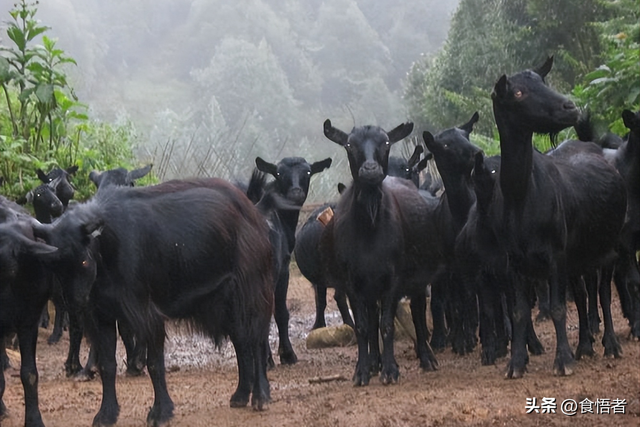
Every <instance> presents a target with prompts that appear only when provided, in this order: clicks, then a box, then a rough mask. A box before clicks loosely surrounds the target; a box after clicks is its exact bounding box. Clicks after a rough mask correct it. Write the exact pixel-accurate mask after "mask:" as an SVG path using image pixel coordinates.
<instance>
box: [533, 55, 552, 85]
mask: <svg viewBox="0 0 640 427" xmlns="http://www.w3.org/2000/svg"><path fill="white" fill-rule="evenodd" d="M552 66H553V55H552V56H550V57H548V58H547V60H546V61H545V62H544V64H542V65H541V66H539V67H538V68H534V70H533V71H534V72H535V73H537V74H538V75H539V76H540V77H542V80H544V78H545V77H546V76H547V74H549V71H551V67H552Z"/></svg>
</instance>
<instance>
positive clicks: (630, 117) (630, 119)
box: [622, 110, 639, 129]
mask: <svg viewBox="0 0 640 427" xmlns="http://www.w3.org/2000/svg"><path fill="white" fill-rule="evenodd" d="M622 121H623V122H624V125H625V126H626V127H627V128H629V129H631V128H633V127H637V126H638V124H639V123H638V119H636V115H635V114H633V112H632V111H631V110H624V111H623V112H622ZM634 125H635V126H634Z"/></svg>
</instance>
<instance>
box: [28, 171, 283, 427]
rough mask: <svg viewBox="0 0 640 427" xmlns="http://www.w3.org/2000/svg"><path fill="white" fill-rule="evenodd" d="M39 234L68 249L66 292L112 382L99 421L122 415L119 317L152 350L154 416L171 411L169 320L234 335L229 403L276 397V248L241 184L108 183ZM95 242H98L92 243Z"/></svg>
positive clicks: (160, 419) (259, 402) (162, 418)
mask: <svg viewBox="0 0 640 427" xmlns="http://www.w3.org/2000/svg"><path fill="white" fill-rule="evenodd" d="M36 232H37V234H38V235H39V236H40V237H42V238H44V239H45V240H46V241H47V242H49V243H50V244H52V245H53V246H56V247H59V248H61V249H62V250H61V252H62V256H61V257H60V259H59V260H58V261H57V262H56V263H55V264H53V268H54V269H55V272H56V274H58V275H60V276H61V277H62V278H64V280H62V283H63V285H64V287H65V292H67V295H69V296H70V298H71V299H72V300H73V301H75V302H76V303H77V304H79V305H81V306H83V307H85V308H86V309H87V316H88V317H87V319H86V320H87V322H86V323H85V326H86V327H87V330H88V335H89V337H90V339H91V342H92V345H94V346H96V351H97V360H98V367H99V371H100V377H101V379H102V390H103V394H102V405H101V407H100V410H99V412H98V414H97V415H96V416H95V418H94V421H93V423H94V425H112V424H115V423H116V421H117V417H118V413H119V407H118V403H117V398H116V390H115V379H116V361H115V349H116V321H117V320H119V319H125V320H126V321H127V324H128V325H131V326H132V327H134V328H135V336H136V337H137V338H139V339H140V341H141V342H142V343H143V344H145V345H146V348H147V369H148V372H149V376H150V378H151V381H152V383H153V388H154V394H155V399H154V404H153V407H152V408H151V410H150V411H149V415H148V417H147V423H148V424H149V425H164V424H166V423H167V422H168V421H169V420H170V419H171V418H172V417H173V402H172V401H171V398H170V397H169V394H168V392H167V387H166V380H165V368H164V340H165V327H164V321H165V319H166V318H174V319H184V320H188V321H190V322H191V324H192V325H193V326H194V327H196V328H198V329H200V330H201V331H202V332H204V333H206V334H207V335H208V336H210V337H211V338H213V339H214V341H215V342H216V343H220V342H221V340H222V338H223V337H225V336H228V337H230V339H231V342H232V343H233V345H234V347H235V350H236V357H237V361H238V372H239V381H238V387H237V389H236V391H235V393H234V394H233V396H232V397H231V406H234V407H238V406H245V405H247V403H248V402H249V398H250V397H251V401H252V405H253V407H254V408H255V409H264V407H265V405H266V404H267V403H268V401H269V399H270V397H269V382H268V380H267V376H266V365H267V355H266V352H265V348H266V346H267V345H268V336H269V323H270V319H271V315H272V312H273V276H272V268H273V263H272V249H271V245H270V243H269V239H268V227H267V224H266V221H264V217H263V216H262V214H261V213H260V212H258V210H257V209H256V207H255V206H253V204H252V203H251V202H250V201H249V199H247V197H246V196H245V195H244V194H243V193H242V192H241V191H240V190H238V189H237V188H235V187H234V186H232V185H231V184H229V183H227V182H225V181H223V180H219V179H200V180H190V181H169V182H165V183H162V184H159V185H156V186H151V187H140V188H128V187H127V188H123V187H109V188H105V189H104V190H102V191H100V192H98V194H97V195H96V197H94V198H93V199H92V200H91V201H89V202H87V203H85V204H83V205H80V206H77V207H75V208H74V209H72V210H70V211H68V212H67V213H66V214H64V215H63V216H62V217H61V218H60V220H58V221H57V222H56V223H55V224H53V225H50V226H45V225H42V226H40V227H39V228H37V229H36ZM92 240H96V241H97V243H98V245H97V246H96V247H90V246H89V245H90V243H91V241H92ZM91 276H93V277H95V285H94V281H90V280H88V277H91Z"/></svg>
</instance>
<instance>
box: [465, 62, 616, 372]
mask: <svg viewBox="0 0 640 427" xmlns="http://www.w3.org/2000/svg"><path fill="white" fill-rule="evenodd" d="M552 63H553V60H552V58H549V59H548V60H547V62H545V64H544V65H543V66H542V67H540V68H538V69H536V70H534V71H531V70H527V71H523V72H520V73H517V74H515V75H512V76H510V77H507V76H506V75H504V76H502V77H501V78H500V79H499V80H498V82H497V83H496V85H495V87H494V90H493V93H492V100H493V109H494V115H495V119H496V123H497V125H498V131H499V134H500V147H501V157H500V168H499V170H498V173H497V175H498V176H497V177H496V179H495V182H496V184H495V188H494V189H493V192H492V196H491V199H490V200H489V201H488V205H487V206H486V207H485V210H486V212H487V215H479V214H478V213H477V212H478V211H479V210H478V209H472V210H471V211H470V214H469V220H468V221H467V224H466V225H465V228H466V229H467V230H466V231H465V230H463V232H462V233H461V236H466V237H467V238H466V239H465V240H464V241H465V242H467V243H470V244H467V245H466V249H467V250H464V251H462V252H461V253H459V255H458V259H460V260H464V262H465V263H466V264H467V268H469V265H473V266H474V267H473V268H472V269H471V271H472V275H470V276H468V277H475V276H476V275H477V274H479V272H480V271H481V268H480V266H482V265H485V266H490V268H491V269H492V270H493V271H495V272H498V273H499V274H503V275H504V276H505V279H506V280H508V285H507V289H508V294H507V295H508V299H509V300H510V305H511V307H512V322H513V338H512V342H511V360H510V362H509V366H508V370H507V374H506V375H507V377H508V378H518V377H521V376H522V375H523V374H524V371H525V365H526V361H527V351H526V341H527V335H528V327H529V326H528V325H529V324H530V322H531V297H530V293H531V291H532V289H531V282H532V281H535V280H545V281H548V283H549V290H550V299H551V313H552V319H553V322H554V326H555V329H556V342H557V344H556V357H555V361H554V373H555V374H556V375H569V374H571V373H572V364H573V360H574V357H573V353H572V351H571V348H570V346H569V343H568V340H567V335H566V302H565V294H566V289H567V286H568V285H569V283H570V281H571V278H575V277H579V276H580V275H582V274H584V273H585V272H587V271H588V270H589V269H592V268H594V266H598V265H600V264H602V263H603V262H604V261H605V260H606V259H607V258H608V257H610V256H611V254H612V249H613V246H614V244H615V242H617V236H618V234H619V232H620V229H621V227H622V222H623V220H624V214H625V210H626V194H625V190H624V183H623V182H622V179H621V177H620V176H619V174H618V173H617V172H616V171H615V170H614V169H613V168H612V167H611V166H610V165H609V164H608V163H607V162H606V161H605V159H604V157H603V156H602V155H601V154H596V153H595V152H594V151H595V150H591V149H590V148H589V146H588V145H586V144H585V143H583V142H580V141H575V142H569V143H565V144H566V145H565V148H563V149H562V150H560V151H559V155H558V157H553V156H547V155H544V154H542V153H540V152H538V151H536V150H534V149H533V146H532V136H533V133H534V132H542V133H557V132H559V131H560V130H562V129H564V128H566V127H568V126H572V125H574V124H575V123H576V121H577V119H578V115H579V113H578V110H577V108H576V107H575V105H574V104H573V103H572V102H571V101H569V100H568V99H567V98H565V97H564V96H562V95H560V94H558V93H556V92H554V91H553V90H551V89H550V88H549V87H547V86H546V85H545V83H544V77H545V76H546V75H547V74H548V72H549V71H550V69H551V66H552ZM578 144H579V145H578ZM594 146H595V144H594ZM563 153H564V154H563ZM484 199H485V196H483V200H484ZM469 235H471V236H472V238H468V236H469ZM460 247H461V248H462V247H465V245H461V246H460ZM470 248H472V249H471V250H469V249H470ZM581 337H582V335H581Z"/></svg>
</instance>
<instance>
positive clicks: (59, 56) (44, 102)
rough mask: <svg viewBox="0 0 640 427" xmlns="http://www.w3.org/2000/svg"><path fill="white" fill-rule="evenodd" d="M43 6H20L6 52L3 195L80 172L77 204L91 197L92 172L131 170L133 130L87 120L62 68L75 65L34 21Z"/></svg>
mask: <svg viewBox="0 0 640 427" xmlns="http://www.w3.org/2000/svg"><path fill="white" fill-rule="evenodd" d="M37 6H38V3H37V2H36V3H29V2H27V1H25V0H21V1H20V2H19V3H17V4H16V5H15V7H14V9H12V10H11V11H10V12H9V14H10V16H11V18H12V20H11V21H10V22H9V23H8V27H7V36H8V37H9V39H10V40H11V41H12V42H13V44H12V45H11V46H0V53H1V54H2V56H0V87H1V89H2V92H3V94H4V103H2V104H1V105H0V142H1V144H2V145H1V146H0V173H1V174H2V177H3V178H4V184H3V194H4V195H6V196H8V197H11V198H15V199H17V198H19V197H20V196H23V195H24V194H25V193H26V192H27V191H29V190H31V189H32V188H34V187H35V186H37V185H39V184H40V182H39V181H38V179H37V178H36V170H37V169H42V170H44V171H45V172H48V171H49V170H50V169H52V168H53V167H55V166H58V167H62V168H67V167H69V166H71V165H78V166H79V168H80V171H79V172H78V174H77V178H76V180H75V184H76V186H77V189H78V194H77V196H76V198H80V199H82V198H86V197H88V196H89V195H90V194H91V192H92V191H93V184H90V183H89V180H88V172H89V171H90V170H91V169H94V168H95V169H100V170H104V169H109V168H113V167H119V166H130V165H131V164H132V163H133V161H134V156H133V152H132V143H133V138H132V134H131V132H130V130H131V126H112V125H106V124H100V123H97V122H92V121H89V119H88V115H87V114H86V112H85V110H86V107H85V106H84V105H83V104H81V103H80V102H78V99H77V97H76V96H75V94H74V91H73V88H72V87H71V86H70V85H69V84H68V82H67V74H66V72H65V69H64V66H65V65H67V64H73V65H75V64H76V62H75V60H74V59H73V58H70V57H68V56H66V55H65V53H64V51H63V50H62V49H59V48H58V47H57V46H56V41H55V40H53V39H51V38H49V37H48V36H47V35H46V34H45V33H46V32H47V31H48V30H49V27H46V26H43V25H40V24H39V21H38V20H37V19H36V12H37ZM38 41H40V42H41V43H42V44H35V43H37V42H38Z"/></svg>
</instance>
